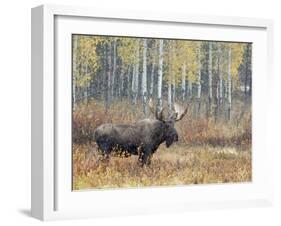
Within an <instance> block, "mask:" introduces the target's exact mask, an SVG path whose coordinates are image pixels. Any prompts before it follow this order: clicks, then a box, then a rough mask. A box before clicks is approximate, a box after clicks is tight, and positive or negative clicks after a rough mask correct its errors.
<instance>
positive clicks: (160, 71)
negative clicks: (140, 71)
mask: <svg viewBox="0 0 281 226" xmlns="http://www.w3.org/2000/svg"><path fill="white" fill-rule="evenodd" d="M162 80H163V39H160V40H159V67H158V81H157V82H158V83H157V99H158V104H157V106H158V110H160V109H162Z"/></svg>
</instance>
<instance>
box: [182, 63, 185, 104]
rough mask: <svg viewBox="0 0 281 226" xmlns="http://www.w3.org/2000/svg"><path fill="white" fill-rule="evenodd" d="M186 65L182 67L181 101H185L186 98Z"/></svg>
mask: <svg viewBox="0 0 281 226" xmlns="http://www.w3.org/2000/svg"><path fill="white" fill-rule="evenodd" d="M185 76H186V63H184V64H183V65H182V75H181V91H182V100H183V101H185V96H186V81H185Z"/></svg>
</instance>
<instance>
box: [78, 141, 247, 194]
mask: <svg viewBox="0 0 281 226" xmlns="http://www.w3.org/2000/svg"><path fill="white" fill-rule="evenodd" d="M96 158H97V156H96V154H95V147H94V145H90V144H88V145H75V146H74V153H73V163H74V164H73V189H74V190H80V189H89V188H121V187H140V186H160V185H166V186H167V185H187V184H207V183H227V182H248V181H251V177H252V174H251V172H252V169H251V152H250V151H249V150H237V149H235V148H214V147H211V146H199V147H186V146H176V145H174V146H172V147H171V148H169V149H166V148H165V147H164V146H161V147H160V148H159V150H158V151H157V152H156V153H155V155H154V156H153V159H152V163H151V165H150V166H145V167H143V168H141V167H139V165H138V163H137V157H134V156H132V157H129V158H118V157H112V158H111V159H110V161H109V162H108V163H101V162H99V163H97V162H96Z"/></svg>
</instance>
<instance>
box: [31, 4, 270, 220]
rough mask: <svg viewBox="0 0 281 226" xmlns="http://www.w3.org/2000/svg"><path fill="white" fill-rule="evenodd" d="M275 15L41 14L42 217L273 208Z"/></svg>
mask: <svg viewBox="0 0 281 226" xmlns="http://www.w3.org/2000/svg"><path fill="white" fill-rule="evenodd" d="M272 32H273V23H272V21H270V20H264V19H251V18H235V17H215V16H195V15H181V14H170V13H169V14H168V13H148V12H121V11H116V10H114V11H110V10H106V11H105V10H97V9H88V8H80V7H70V6H68V7H66V6H53V5H44V6H39V7H37V8H34V9H32V216H34V217H36V218H39V219H42V220H53V219H63V218H82V217H98V216H115V215H129V214H144V213H157V212H175V211H185V210H189V209H190V210H192V209H208V208H228V207H245V206H248V207H249V206H261V205H263V206H264V205H270V204H271V203H272V200H273V194H272V190H273V185H272V172H273V171H272V162H273V161H272V154H273V153H272V150H270V149H269V148H268V144H267V140H266V118H267V117H268V112H267V109H268V108H269V107H270V106H269V103H268V102H267V101H266V100H267V96H268V91H269V90H270V77H271V76H272V72H271V70H272V51H273V47H272Z"/></svg>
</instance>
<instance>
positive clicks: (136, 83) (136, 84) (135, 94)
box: [132, 43, 139, 104]
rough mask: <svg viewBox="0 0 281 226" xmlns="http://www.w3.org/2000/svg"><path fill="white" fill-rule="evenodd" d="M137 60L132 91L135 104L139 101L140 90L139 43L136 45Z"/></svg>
mask: <svg viewBox="0 0 281 226" xmlns="http://www.w3.org/2000/svg"><path fill="white" fill-rule="evenodd" d="M135 54H136V62H135V65H134V72H133V81H132V86H133V87H132V93H133V104H136V103H137V97H138V90H139V45H138V43H137V45H136V53H135Z"/></svg>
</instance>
